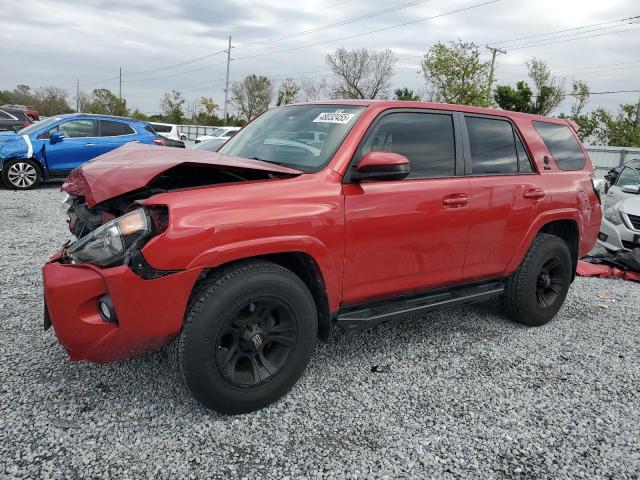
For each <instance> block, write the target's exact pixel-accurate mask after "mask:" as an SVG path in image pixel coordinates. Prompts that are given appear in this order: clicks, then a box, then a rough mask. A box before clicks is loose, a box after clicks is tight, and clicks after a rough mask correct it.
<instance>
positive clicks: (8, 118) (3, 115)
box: [0, 110, 15, 120]
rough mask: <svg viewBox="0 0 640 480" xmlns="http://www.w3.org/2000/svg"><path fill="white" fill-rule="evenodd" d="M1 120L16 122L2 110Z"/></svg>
mask: <svg viewBox="0 0 640 480" xmlns="http://www.w3.org/2000/svg"><path fill="white" fill-rule="evenodd" d="M0 118H1V119H3V120H15V117H13V116H12V115H10V114H8V113H7V112H5V111H3V110H0Z"/></svg>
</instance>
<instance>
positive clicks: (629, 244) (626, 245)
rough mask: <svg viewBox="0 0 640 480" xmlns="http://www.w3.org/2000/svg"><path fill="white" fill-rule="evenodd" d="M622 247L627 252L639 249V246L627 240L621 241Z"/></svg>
mask: <svg viewBox="0 0 640 480" xmlns="http://www.w3.org/2000/svg"><path fill="white" fill-rule="evenodd" d="M622 246H623V247H624V248H628V249H629V250H633V249H634V248H640V244H637V243H633V242H629V241H627V240H622Z"/></svg>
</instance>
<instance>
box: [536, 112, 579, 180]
mask: <svg viewBox="0 0 640 480" xmlns="http://www.w3.org/2000/svg"><path fill="white" fill-rule="evenodd" d="M533 126H534V127H535V129H536V130H537V131H538V134H539V135H540V137H542V140H543V141H544V143H545V145H546V146H547V148H548V149H549V152H550V153H551V156H552V157H553V159H554V160H555V161H556V164H557V165H558V168H559V169H560V170H582V169H583V168H584V166H585V164H586V162H587V159H586V158H585V157H584V154H583V153H582V149H581V148H580V145H579V144H578V141H577V140H576V138H575V137H574V136H573V133H571V130H570V129H569V127H568V126H566V125H560V124H557V123H547V122H533Z"/></svg>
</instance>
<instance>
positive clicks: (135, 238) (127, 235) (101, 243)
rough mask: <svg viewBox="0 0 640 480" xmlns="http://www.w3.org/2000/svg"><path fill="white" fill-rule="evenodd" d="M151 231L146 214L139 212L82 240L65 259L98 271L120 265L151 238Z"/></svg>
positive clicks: (124, 217) (99, 229)
mask: <svg viewBox="0 0 640 480" xmlns="http://www.w3.org/2000/svg"><path fill="white" fill-rule="evenodd" d="M154 227H155V224H154V222H153V221H152V219H151V218H150V217H149V213H148V212H147V211H146V210H145V209H144V208H139V209H138V210H134V211H133V212H130V213H127V214H126V215H123V216H122V217H119V218H116V219H114V220H111V221H110V222H108V223H105V224H104V225H102V226H101V227H99V228H97V229H95V230H94V231H93V232H91V233H89V234H88V235H86V236H85V237H82V238H81V239H79V240H78V241H76V242H75V243H73V244H72V245H71V246H70V247H69V249H68V250H67V255H68V256H69V257H70V258H71V260H73V261H74V262H76V263H93V264H95V265H99V266H101V267H109V266H113V265H118V264H120V265H121V264H123V263H125V261H126V260H127V259H128V257H129V255H130V254H131V252H133V251H134V250H136V249H137V248H139V247H140V246H141V245H142V243H143V242H145V241H146V240H147V239H149V237H151V236H152V235H154V230H155V228H154ZM156 233H159V232H156Z"/></svg>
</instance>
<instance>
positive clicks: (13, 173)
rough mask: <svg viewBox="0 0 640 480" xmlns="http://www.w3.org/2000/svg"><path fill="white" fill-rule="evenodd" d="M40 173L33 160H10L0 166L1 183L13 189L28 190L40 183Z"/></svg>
mask: <svg viewBox="0 0 640 480" xmlns="http://www.w3.org/2000/svg"><path fill="white" fill-rule="evenodd" d="M41 180H42V174H41V172H40V167H39V166H38V164H37V163H36V162H34V161H33V160H25V159H21V160H10V161H8V162H5V164H4V166H3V167H2V183H4V185H5V186H6V187H7V188H11V189H13V190H29V189H31V188H35V187H37V186H38V185H40V181H41Z"/></svg>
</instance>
